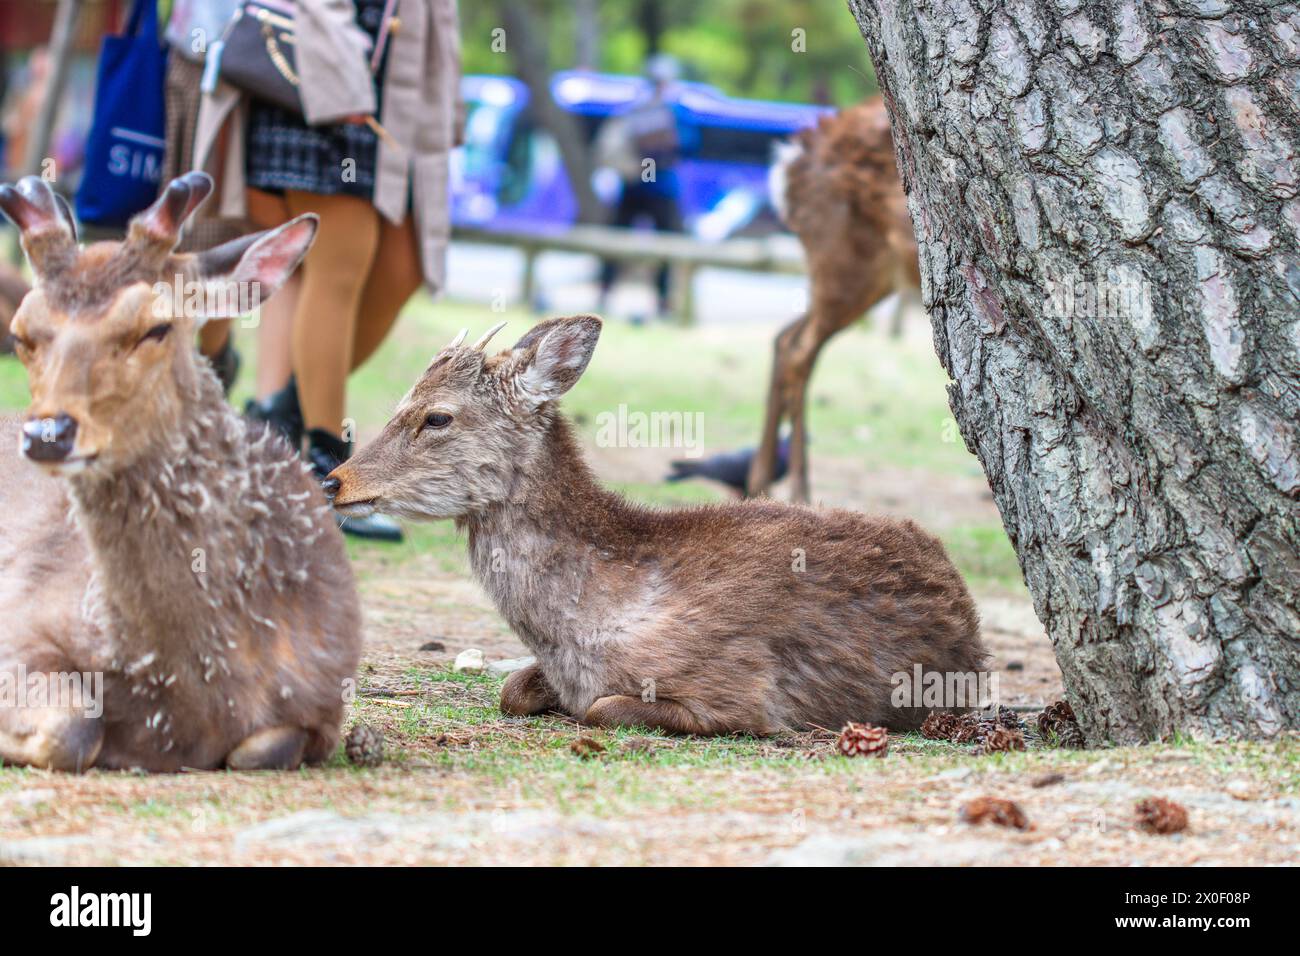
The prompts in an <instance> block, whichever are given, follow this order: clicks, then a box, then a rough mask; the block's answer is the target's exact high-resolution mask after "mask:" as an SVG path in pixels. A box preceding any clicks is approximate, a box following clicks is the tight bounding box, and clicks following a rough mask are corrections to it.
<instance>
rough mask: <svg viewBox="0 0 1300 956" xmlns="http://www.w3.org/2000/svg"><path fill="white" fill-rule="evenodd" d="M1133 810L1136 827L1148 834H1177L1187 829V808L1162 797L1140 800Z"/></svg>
mask: <svg viewBox="0 0 1300 956" xmlns="http://www.w3.org/2000/svg"><path fill="white" fill-rule="evenodd" d="M1134 810H1135V811H1136V813H1137V821H1138V826H1139V827H1141V828H1142V829H1143V830H1146V831H1147V832H1148V833H1162V834H1168V833H1178V832H1180V831H1182V830H1186V829H1187V808H1186V807H1184V806H1183V805H1182V804H1179V803H1174V801H1172V800H1166V799H1165V798H1164V797H1149V798H1148V799H1146V800H1140V801H1138V804H1137V806H1136V807H1134Z"/></svg>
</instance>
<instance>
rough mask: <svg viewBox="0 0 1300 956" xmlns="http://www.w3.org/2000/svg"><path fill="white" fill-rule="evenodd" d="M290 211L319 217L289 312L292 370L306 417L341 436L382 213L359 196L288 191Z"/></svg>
mask: <svg viewBox="0 0 1300 956" xmlns="http://www.w3.org/2000/svg"><path fill="white" fill-rule="evenodd" d="M285 200H286V203H287V204H288V206H289V212H290V213H291V214H292V215H294V216H298V215H301V214H302V213H306V212H314V213H316V214H317V215H318V216H319V217H320V227H319V229H318V230H317V232H316V241H315V243H314V244H313V245H312V247H311V250H310V251H309V252H308V253H307V258H306V259H305V260H304V261H303V264H302V290H301V292H300V293H299V295H298V303H297V309H296V311H295V313H294V319H293V370H294V373H295V375H296V377H297V382H298V397H299V401H300V402H301V404H302V414H303V422H304V424H305V426H306V428H307V429H308V431H311V430H320V431H324V432H328V433H329V434H330V435H335V436H338V435H340V434H341V433H342V430H343V418H344V414H345V404H346V403H345V397H346V391H347V378H348V372H349V371H351V368H352V343H353V340H354V338H355V336H356V329H357V316H358V312H359V309H360V306H361V294H362V292H363V291H364V289H365V285H366V279H367V277H368V276H369V274H370V268H371V265H372V263H373V262H374V258H375V250H376V247H377V246H378V243H379V213H378V212H376V210H375V207H374V206H372V205H371V204H370V203H369V202H367V201H366V200H364V199H360V198H358V197H356V196H321V195H316V194H314V193H304V192H298V191H296V190H289V191H288V192H287V193H286V194H285Z"/></svg>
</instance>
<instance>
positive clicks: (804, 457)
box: [748, 96, 921, 501]
mask: <svg viewBox="0 0 1300 956" xmlns="http://www.w3.org/2000/svg"><path fill="white" fill-rule="evenodd" d="M773 172H774V175H773V177H772V188H773V196H774V199H775V201H776V203H777V207H778V209H779V210H780V211H781V213H782V218H783V219H784V220H785V222H786V224H787V225H788V226H789V227H790V228H791V229H792V230H793V231H794V233H795V235H797V236H798V237H799V242H800V243H801V244H802V245H803V248H804V257H805V259H806V260H807V264H808V284H809V306H808V311H807V313H806V314H804V315H802V316H800V317H799V318H798V319H796V320H795V321H794V322H793V323H791V324H790V325H789V326H787V327H786V328H785V329H783V330H782V331H781V333H780V334H779V335H778V336H777V338H776V346H775V350H774V351H775V356H774V359H773V363H772V383H771V387H770V389H769V392H768V398H767V412H766V416H765V418H764V422H763V433H762V438H761V439H760V442H759V447H758V453H757V454H755V456H754V459H753V462H752V463H751V464H750V471H749V482H748V491H749V494H751V495H762V494H766V493H767V490H768V488H769V487H770V486H771V484H772V476H773V475H774V474H775V470H776V456H777V443H778V433H779V432H780V429H781V423H782V421H783V420H785V419H786V418H789V420H790V425H791V435H790V495H791V497H792V498H793V499H794V500H795V501H807V500H808V491H809V489H808V441H807V430H806V423H805V413H804V403H805V396H806V394H807V391H808V380H809V378H810V377H811V376H812V370H813V364H814V363H815V362H816V361H817V356H818V354H819V353H820V352H821V349H822V346H823V345H825V344H826V341H827V340H828V339H829V338H830V337H831V336H832V335H834V334H835V333H836V332H839V331H840V330H841V329H844V328H847V327H848V326H849V325H852V324H853V323H854V322H856V321H857V320H858V319H859V318H860V317H861V316H862V314H863V313H865V312H866V311H867V310H868V309H870V308H871V307H872V306H874V305H875V304H876V303H878V302H880V301H881V300H882V299H884V298H886V297H887V296H888V295H889V294H890V293H892V292H895V291H898V292H902V293H905V294H909V295H910V294H914V290H916V289H918V288H919V287H920V283H921V276H920V271H919V266H918V263H917V253H916V238H915V236H914V235H913V233H912V221H911V219H910V218H909V217H908V213H907V200H906V198H905V197H904V195H903V186H902V182H901V181H900V179H899V177H898V168H897V166H896V165H895V163H894V141H893V138H892V136H891V134H890V129H889V115H888V113H886V112H885V106H884V103H883V102H882V101H881V99H880V97H878V96H877V97H873V98H872V99H869V100H867V101H866V102H865V103H860V104H858V105H857V106H854V107H851V108H850V109H847V110H844V111H843V112H841V113H838V114H835V115H833V116H830V117H826V118H824V119H822V120H821V122H820V123H819V124H818V125H817V126H816V127H815V128H813V129H809V130H805V131H804V132H803V133H801V134H800V135H799V136H798V138H797V139H796V141H795V144H794V146H793V147H792V148H790V150H789V152H788V154H787V156H786V157H785V159H784V160H782V161H781V162H779V163H778V165H777V166H776V167H775V169H774V171H773Z"/></svg>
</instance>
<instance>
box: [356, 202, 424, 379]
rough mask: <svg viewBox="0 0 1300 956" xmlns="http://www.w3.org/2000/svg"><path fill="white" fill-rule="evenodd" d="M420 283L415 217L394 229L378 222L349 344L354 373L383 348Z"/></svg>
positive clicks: (389, 224)
mask: <svg viewBox="0 0 1300 956" xmlns="http://www.w3.org/2000/svg"><path fill="white" fill-rule="evenodd" d="M423 281H424V274H423V272H422V271H421V269H420V247H419V243H418V242H417V240H416V237H415V222H414V217H413V216H409V215H408V216H407V217H406V221H405V222H403V223H402V224H401V225H400V226H394V225H393V224H392V223H391V222H389V221H388V220H387V219H383V220H381V222H380V225H379V250H378V252H377V253H376V254H375V262H374V265H373V266H371V268H370V277H369V278H368V279H366V288H365V291H364V292H363V293H362V295H361V309H360V312H359V314H358V316H357V333H356V337H355V338H354V339H353V340H352V368H353V370H354V371H355V370H356V369H358V368H360V367H361V366H362V365H363V364H365V361H366V359H368V358H370V356H372V355H374V354H375V351H376V350H377V349H378V348H379V346H380V345H382V344H383V342H384V339H386V338H387V337H388V333H389V331H390V330H391V329H392V327H393V323H394V322H396V321H397V316H398V315H399V314H400V313H401V311H402V306H404V305H406V302H407V300H408V299H410V298H411V296H412V295H414V294H415V291H416V290H417V289H419V288H420V283H421V282H423Z"/></svg>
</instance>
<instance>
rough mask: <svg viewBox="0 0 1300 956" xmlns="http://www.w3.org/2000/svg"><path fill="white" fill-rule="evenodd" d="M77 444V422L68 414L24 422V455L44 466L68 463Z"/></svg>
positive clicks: (62, 413)
mask: <svg viewBox="0 0 1300 956" xmlns="http://www.w3.org/2000/svg"><path fill="white" fill-rule="evenodd" d="M76 442H77V420H76V419H75V418H73V417H72V416H71V415H69V414H67V413H66V412H59V414H57V415H55V416H53V417H51V418H30V419H28V420H27V421H25V422H23V454H24V455H26V456H27V457H28V458H30V459H31V460H32V461H39V462H42V463H44V464H51V463H57V462H61V461H67V459H68V456H70V455H71V454H72V447H73V445H75V444H76Z"/></svg>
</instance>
